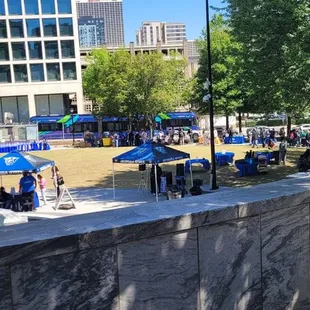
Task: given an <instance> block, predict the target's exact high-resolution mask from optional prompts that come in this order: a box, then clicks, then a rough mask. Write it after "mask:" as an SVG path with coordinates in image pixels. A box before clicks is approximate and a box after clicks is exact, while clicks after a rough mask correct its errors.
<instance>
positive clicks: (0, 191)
mask: <svg viewBox="0 0 310 310" xmlns="http://www.w3.org/2000/svg"><path fill="white" fill-rule="evenodd" d="M0 202H1V203H3V208H5V209H10V205H11V204H12V196H11V195H10V194H9V193H7V192H6V191H5V188H4V187H3V186H2V187H1V188H0Z"/></svg>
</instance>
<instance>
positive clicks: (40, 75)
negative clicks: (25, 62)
mask: <svg viewBox="0 0 310 310" xmlns="http://www.w3.org/2000/svg"><path fill="white" fill-rule="evenodd" d="M30 71H31V81H32V82H44V70H43V64H31V65H30Z"/></svg>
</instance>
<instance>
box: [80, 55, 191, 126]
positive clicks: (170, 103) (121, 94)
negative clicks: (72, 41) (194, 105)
mask: <svg viewBox="0 0 310 310" xmlns="http://www.w3.org/2000/svg"><path fill="white" fill-rule="evenodd" d="M88 61H89V65H88V66H87V69H86V71H85V72H84V76H83V86H84V92H85V94H86V95H87V96H88V97H89V98H90V99H91V100H93V101H94V102H96V105H97V107H98V108H97V109H96V110H95V111H94V113H95V115H97V116H104V115H114V116H126V117H128V118H129V119H132V120H133V119H135V118H137V117H140V116H143V117H144V119H148V120H149V122H150V123H151V122H152V120H153V119H154V116H156V115H157V114H158V113H160V112H169V111H173V110H175V109H176V108H177V107H178V106H179V105H181V104H183V92H184V90H185V88H186V80H185V76H184V69H185V66H186V62H185V60H184V58H183V57H182V56H181V55H179V54H172V55H170V56H169V57H167V58H164V56H163V55H162V54H161V53H157V52H155V53H149V54H138V55H136V56H131V55H130V54H129V53H127V52H126V51H125V50H120V51H116V52H114V53H109V52H108V51H107V50H105V49H99V50H94V51H93V52H92V54H91V56H90V58H89V59H88Z"/></svg>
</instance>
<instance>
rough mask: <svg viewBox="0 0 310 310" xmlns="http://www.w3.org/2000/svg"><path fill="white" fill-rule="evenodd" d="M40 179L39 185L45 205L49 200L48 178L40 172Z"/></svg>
mask: <svg viewBox="0 0 310 310" xmlns="http://www.w3.org/2000/svg"><path fill="white" fill-rule="evenodd" d="M38 180H39V182H38V183H39V186H40V191H41V196H42V199H43V201H44V205H46V204H47V201H46V195H45V193H46V180H45V179H44V178H43V177H42V175H41V174H38Z"/></svg>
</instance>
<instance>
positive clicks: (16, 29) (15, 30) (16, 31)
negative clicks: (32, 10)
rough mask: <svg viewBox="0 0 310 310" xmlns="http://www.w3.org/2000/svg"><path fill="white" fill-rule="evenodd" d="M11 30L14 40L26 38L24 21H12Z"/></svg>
mask: <svg viewBox="0 0 310 310" xmlns="http://www.w3.org/2000/svg"><path fill="white" fill-rule="evenodd" d="M10 29H11V37H12V38H23V37H24V27H23V20H22V19H11V20H10Z"/></svg>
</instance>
